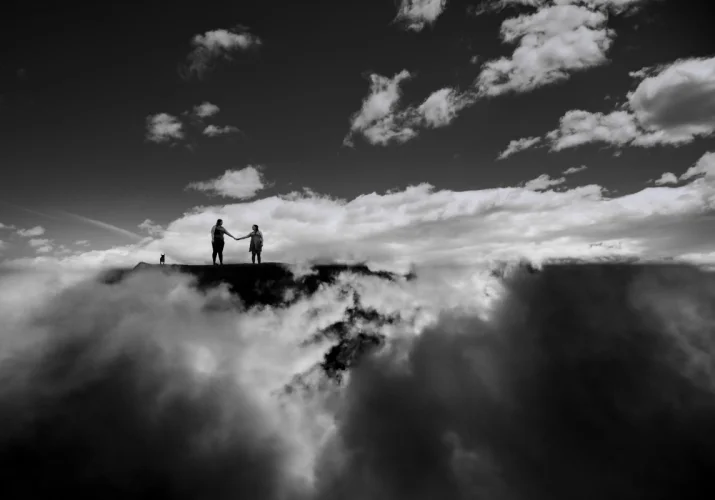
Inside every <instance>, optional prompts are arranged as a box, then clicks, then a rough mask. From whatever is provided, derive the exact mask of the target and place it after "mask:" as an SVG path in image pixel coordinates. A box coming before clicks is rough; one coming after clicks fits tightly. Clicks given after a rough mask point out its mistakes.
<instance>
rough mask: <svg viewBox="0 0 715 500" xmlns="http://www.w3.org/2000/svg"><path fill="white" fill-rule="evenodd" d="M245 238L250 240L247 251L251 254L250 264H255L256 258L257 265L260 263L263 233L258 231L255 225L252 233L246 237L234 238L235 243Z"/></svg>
mask: <svg viewBox="0 0 715 500" xmlns="http://www.w3.org/2000/svg"><path fill="white" fill-rule="evenodd" d="M246 238H251V244H250V245H249V246H248V251H249V252H251V262H253V263H254V264H255V263H256V257H258V263H259V264H260V263H261V251H263V233H261V232H260V231H259V230H258V226H257V225H256V224H254V225H253V231H251V232H250V233H248V234H247V235H246V236H241V237H240V238H234V239H235V240H236V241H238V240H243V239H246Z"/></svg>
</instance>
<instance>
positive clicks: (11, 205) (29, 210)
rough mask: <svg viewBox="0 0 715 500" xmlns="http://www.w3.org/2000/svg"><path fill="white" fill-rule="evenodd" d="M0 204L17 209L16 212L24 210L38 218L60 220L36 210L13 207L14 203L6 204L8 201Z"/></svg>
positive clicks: (18, 206)
mask: <svg viewBox="0 0 715 500" xmlns="http://www.w3.org/2000/svg"><path fill="white" fill-rule="evenodd" d="M0 203H2V204H3V205H8V206H10V207H13V208H17V209H18V210H24V211H25V212H29V213H31V214H35V215H40V216H42V217H47V218H48V219H52V220H61V219H58V218H57V217H54V216H52V215H50V214H46V213H44V212H38V211H37V210H31V209H29V208H26V207H21V206H20V205H15V204H14V203H10V202H8V201H0Z"/></svg>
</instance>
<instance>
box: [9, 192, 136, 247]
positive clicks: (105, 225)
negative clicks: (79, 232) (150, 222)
mask: <svg viewBox="0 0 715 500" xmlns="http://www.w3.org/2000/svg"><path fill="white" fill-rule="evenodd" d="M0 203H2V204H3V205H8V206H11V207H14V208H17V209H19V210H24V211H25V212H29V213H31V214H35V215H40V216H42V217H47V218H48V219H53V220H57V221H61V220H62V219H59V218H57V217H55V216H53V215H50V214H47V213H44V212H38V211H37V210H32V209H29V208H26V207H22V206H20V205H16V204H14V203H10V202H7V201H0ZM53 212H56V213H60V214H63V215H66V216H68V217H72V218H74V219H77V220H81V221H83V222H86V223H88V224H92V225H93V226H96V227H101V228H102V229H106V230H108V231H112V232H113V233H116V234H121V235H122V236H128V237H130V238H132V239H135V240H142V239H144V237H143V236H140V235H138V234H137V233H133V232H131V231H127V230H126V229H122V228H121V227H117V226H114V225H112V224H108V223H106V222H102V221H101V220H95V219H90V218H89V217H85V216H84V215H79V214H73V213H70V212H66V211H64V210H53Z"/></svg>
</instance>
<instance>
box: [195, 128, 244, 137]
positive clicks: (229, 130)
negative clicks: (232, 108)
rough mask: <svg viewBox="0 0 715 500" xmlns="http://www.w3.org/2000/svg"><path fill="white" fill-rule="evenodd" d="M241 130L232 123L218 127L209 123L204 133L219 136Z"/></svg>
mask: <svg viewBox="0 0 715 500" xmlns="http://www.w3.org/2000/svg"><path fill="white" fill-rule="evenodd" d="M238 132H240V130H238V128H236V127H234V126H232V125H226V126H223V127H217V126H216V125H209V126H208V127H206V128H205V129H204V132H203V133H204V135H206V136H209V137H218V136H220V135H228V134H236V133H238Z"/></svg>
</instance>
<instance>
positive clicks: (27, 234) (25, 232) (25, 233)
mask: <svg viewBox="0 0 715 500" xmlns="http://www.w3.org/2000/svg"><path fill="white" fill-rule="evenodd" d="M17 234H18V235H20V236H22V237H23V238H34V237H35V236H42V235H43V234H45V228H44V227H42V226H35V227H33V228H30V229H18V230H17Z"/></svg>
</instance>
